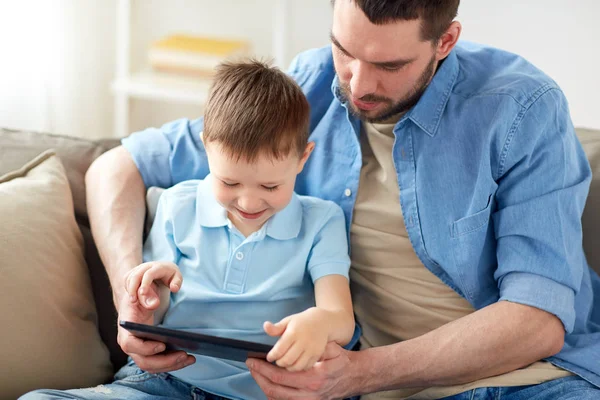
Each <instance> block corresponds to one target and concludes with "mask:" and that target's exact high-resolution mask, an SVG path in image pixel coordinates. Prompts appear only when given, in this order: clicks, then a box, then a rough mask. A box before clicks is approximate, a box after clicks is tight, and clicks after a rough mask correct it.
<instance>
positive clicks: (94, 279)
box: [0, 128, 600, 400]
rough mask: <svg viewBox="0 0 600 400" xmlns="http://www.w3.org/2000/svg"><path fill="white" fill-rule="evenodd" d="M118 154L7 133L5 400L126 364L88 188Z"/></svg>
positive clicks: (1, 172) (78, 382)
mask: <svg viewBox="0 0 600 400" xmlns="http://www.w3.org/2000/svg"><path fill="white" fill-rule="evenodd" d="M577 133H578V135H579V138H580V140H581V142H582V144H583V147H584V149H585V151H586V154H587V155H588V158H589V160H590V164H591V166H592V169H593V171H594V173H595V174H594V180H593V181H592V184H591V189H590V195H589V197H588V200H587V203H586V207H585V212H584V216H583V231H584V235H583V238H584V239H583V241H584V248H585V251H586V256H587V258H588V262H589V264H590V265H591V266H592V267H593V268H595V269H596V271H599V272H600V246H598V245H597V244H596V243H594V240H598V237H599V236H600V131H594V130H586V129H579V130H578V131H577ZM118 145H119V141H118V140H116V139H106V140H97V141H91V140H84V139H77V138H72V137H66V136H58V135H50V134H44V133H37V132H24V131H15V130H10V129H2V128H0V272H2V277H3V279H2V280H1V281H0V282H2V283H0V285H1V286H0V298H1V301H0V314H1V315H2V319H3V320H4V321H5V323H3V324H2V325H3V326H2V329H3V331H2V333H0V354H2V363H1V365H0V400H1V399H15V398H17V397H18V396H19V395H21V394H23V393H25V392H27V391H29V390H33V389H36V388H41V387H46V388H50V387H52V388H69V387H87V386H95V385H98V384H101V383H104V382H107V381H109V380H110V379H111V377H112V374H113V373H114V371H116V370H117V369H118V368H120V367H121V366H122V365H123V364H124V363H125V361H126V356H125V354H124V353H123V352H122V351H121V349H120V348H119V346H118V344H117V342H116V332H117V328H116V312H115V309H114V305H113V302H112V294H111V290H110V285H109V281H108V278H107V276H106V272H105V270H104V267H103V265H102V262H101V260H100V257H99V255H98V252H97V249H96V247H95V245H94V241H93V238H92V235H91V232H90V226H89V221H88V217H87V212H86V202H85V183H84V177H85V173H86V171H87V169H88V167H89V166H90V164H91V163H92V162H93V160H94V159H96V158H97V157H98V156H100V155H101V154H102V153H104V152H105V151H107V150H109V149H111V148H113V147H115V146H118ZM50 149H52V150H50Z"/></svg>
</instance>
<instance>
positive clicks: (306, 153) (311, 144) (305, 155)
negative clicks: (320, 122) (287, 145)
mask: <svg viewBox="0 0 600 400" xmlns="http://www.w3.org/2000/svg"><path fill="white" fill-rule="evenodd" d="M314 149H315V142H308V143H307V144H306V148H305V149H304V153H303V154H302V158H300V162H299V163H298V173H300V172H302V170H303V169H304V164H306V161H307V160H308V157H310V153H312V151H313V150H314Z"/></svg>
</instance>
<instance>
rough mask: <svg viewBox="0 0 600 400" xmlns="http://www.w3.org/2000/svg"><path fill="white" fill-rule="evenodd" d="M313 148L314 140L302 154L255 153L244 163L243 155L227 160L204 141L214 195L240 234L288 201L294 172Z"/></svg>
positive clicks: (252, 229)
mask: <svg viewBox="0 0 600 400" xmlns="http://www.w3.org/2000/svg"><path fill="white" fill-rule="evenodd" d="M313 147H314V143H309V144H308V145H307V148H306V150H305V152H304V155H303V156H302V157H298V155H297V153H296V152H292V154H290V155H288V156H287V157H285V158H283V159H281V160H275V159H270V158H269V157H265V156H259V157H258V159H257V160H256V161H255V162H254V163H248V161H246V160H244V159H243V158H242V159H240V160H239V161H236V160H234V159H231V158H230V157H228V156H227V155H226V154H225V153H224V152H222V151H221V149H220V145H219V144H218V143H210V144H205V148H206V154H207V156H208V164H209V167H210V172H211V175H212V176H213V192H214V194H215V197H216V199H217V201H218V202H219V204H221V206H223V208H225V209H226V210H227V214H228V217H229V219H230V220H231V222H232V223H233V224H234V225H235V226H236V227H237V228H238V229H239V230H240V232H242V234H244V235H246V236H248V235H249V234H250V233H252V232H256V231H257V230H259V229H260V228H261V227H262V225H263V224H264V223H265V222H266V221H267V220H268V219H269V218H270V217H271V216H272V215H274V214H275V213H277V212H279V211H281V210H283V209H284V208H285V207H286V206H287V205H288V204H289V202H290V200H291V198H292V193H293V191H294V185H295V183H296V175H298V173H300V172H301V171H302V168H303V167H304V164H305V163H306V160H307V159H308V156H309V155H310V153H311V151H312V149H313Z"/></svg>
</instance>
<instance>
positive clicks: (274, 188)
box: [263, 185, 279, 192]
mask: <svg viewBox="0 0 600 400" xmlns="http://www.w3.org/2000/svg"><path fill="white" fill-rule="evenodd" d="M278 187H279V185H276V186H263V188H265V189H266V190H268V191H269V192H272V191H274V190H277V188H278Z"/></svg>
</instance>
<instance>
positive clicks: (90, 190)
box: [85, 146, 146, 309]
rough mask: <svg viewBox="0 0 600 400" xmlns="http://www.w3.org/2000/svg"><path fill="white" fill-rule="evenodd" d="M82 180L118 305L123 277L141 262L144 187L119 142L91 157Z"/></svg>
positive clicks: (117, 304) (95, 238) (122, 286)
mask: <svg viewBox="0 0 600 400" xmlns="http://www.w3.org/2000/svg"><path fill="white" fill-rule="evenodd" d="M85 184H86V197H87V208H88V214H89V218H90V225H91V228H92V233H93V235H94V241H95V243H96V246H97V247H98V252H99V253H100V257H101V259H102V262H103V263H104V266H105V268H106V272H107V273H108V277H109V279H110V282H111V285H112V289H113V300H114V301H115V306H116V307H117V309H118V308H119V302H120V299H121V298H123V296H124V295H125V286H124V285H123V284H122V282H123V277H124V276H125V275H126V274H127V273H128V272H129V271H130V270H131V269H132V268H134V267H136V266H138V265H139V264H141V263H142V233H143V227H144V217H145V212H146V202H145V198H146V187H145V186H144V182H143V180H142V177H141V175H140V173H139V171H138V169H137V167H136V165H135V163H134V162H133V160H132V159H131V156H130V155H129V153H128V152H127V150H126V149H125V148H124V147H122V146H119V147H117V148H115V149H113V150H110V151H108V152H106V153H104V154H103V155H101V156H100V157H99V158H98V159H96V160H95V161H94V163H93V164H92V165H91V166H90V168H89V170H88V171H87V173H86V175H85Z"/></svg>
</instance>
